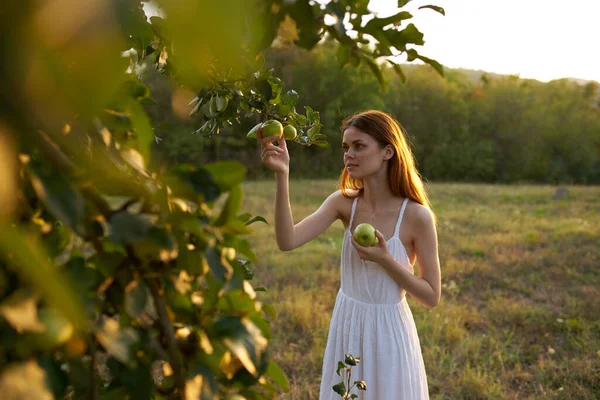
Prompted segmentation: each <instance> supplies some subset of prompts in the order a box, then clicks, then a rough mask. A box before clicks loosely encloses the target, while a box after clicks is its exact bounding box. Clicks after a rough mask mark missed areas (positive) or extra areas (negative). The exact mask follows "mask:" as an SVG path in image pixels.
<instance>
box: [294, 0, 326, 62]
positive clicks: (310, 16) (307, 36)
mask: <svg viewBox="0 0 600 400" xmlns="http://www.w3.org/2000/svg"><path fill="white" fill-rule="evenodd" d="M287 10H288V13H289V15H290V16H291V17H292V18H293V19H294V21H296V26H297V27H298V40H296V41H295V44H296V45H297V46H298V47H301V48H303V49H307V50H310V49H312V48H313V47H314V46H315V45H316V44H317V43H318V42H319V40H321V34H322V32H321V24H319V23H318V18H317V13H318V12H320V9H319V8H318V5H315V6H314V7H313V6H311V4H310V3H309V2H308V1H295V2H293V3H292V4H291V5H289V6H288V7H287Z"/></svg>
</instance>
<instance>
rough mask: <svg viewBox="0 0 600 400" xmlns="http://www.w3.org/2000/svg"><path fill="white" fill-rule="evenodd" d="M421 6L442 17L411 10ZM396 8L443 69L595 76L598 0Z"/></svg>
mask: <svg viewBox="0 0 600 400" xmlns="http://www.w3.org/2000/svg"><path fill="white" fill-rule="evenodd" d="M287 1H292V0H287ZM317 1H318V2H319V3H327V2H328V0H317ZM427 4H434V5H436V6H440V7H443V8H444V10H445V12H446V15H445V16H443V15H441V14H439V13H437V12H435V11H433V10H430V9H422V10H419V9H418V8H419V7H420V6H423V5H427ZM397 5H398V1H397V0H371V1H370V3H369V8H370V9H371V10H372V11H373V12H374V13H376V14H377V16H380V17H386V16H389V15H393V14H395V13H397V12H398V11H399V9H398V8H397ZM146 9H147V11H150V10H148V7H147V8H146ZM402 10H406V11H409V12H411V13H412V14H413V16H414V18H412V19H411V20H409V22H412V23H414V24H415V25H416V27H417V28H418V29H419V30H420V31H421V32H422V33H423V34H424V37H425V45H424V46H416V47H415V48H416V50H417V51H418V52H419V53H420V54H422V55H424V56H426V57H429V58H433V59H435V60H437V61H438V62H440V63H441V64H443V65H444V66H446V67H448V68H468V69H474V70H483V71H487V72H495V73H499V74H510V75H518V76H520V77H521V78H532V79H537V80H540V81H543V82H547V81H550V80H553V79H560V78H579V79H585V80H595V81H598V82H600V54H599V53H600V51H598V49H599V48H600V43H598V40H600V0H568V1H565V0H411V1H409V3H408V4H407V5H406V6H405V7H403V8H402ZM409 22H407V23H409ZM594 49H595V50H594ZM405 59H406V57H404V60H405ZM398 61H403V59H402V58H399V59H398Z"/></svg>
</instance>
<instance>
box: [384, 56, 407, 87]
mask: <svg viewBox="0 0 600 400" xmlns="http://www.w3.org/2000/svg"><path fill="white" fill-rule="evenodd" d="M388 62H389V63H390V64H392V68H394V71H395V72H396V74H397V75H398V76H399V77H400V80H401V81H402V83H406V75H405V74H404V71H403V70H402V68H401V67H400V64H396V63H395V62H393V61H390V60H388Z"/></svg>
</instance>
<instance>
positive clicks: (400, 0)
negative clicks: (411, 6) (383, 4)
mask: <svg viewBox="0 0 600 400" xmlns="http://www.w3.org/2000/svg"><path fill="white" fill-rule="evenodd" d="M409 1H411V0H398V8H402V7H404V6H405V5H406V4H408V2H409Z"/></svg>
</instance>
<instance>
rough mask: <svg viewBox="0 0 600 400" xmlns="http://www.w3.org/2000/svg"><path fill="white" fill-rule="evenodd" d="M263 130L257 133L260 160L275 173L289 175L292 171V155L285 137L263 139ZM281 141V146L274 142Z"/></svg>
mask: <svg viewBox="0 0 600 400" xmlns="http://www.w3.org/2000/svg"><path fill="white" fill-rule="evenodd" d="M261 133H262V129H259V131H258V132H257V135H256V138H257V139H258V141H259V142H260V159H261V161H262V163H263V164H265V165H266V166H267V167H269V168H270V169H271V170H272V171H274V172H275V173H286V174H287V173H288V172H289V170H290V154H289V153H288V149H287V145H286V143H285V137H284V136H283V135H281V137H279V136H269V137H265V138H263V137H262V134H261ZM275 141H279V145H277V146H276V145H274V144H273V142H275Z"/></svg>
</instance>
